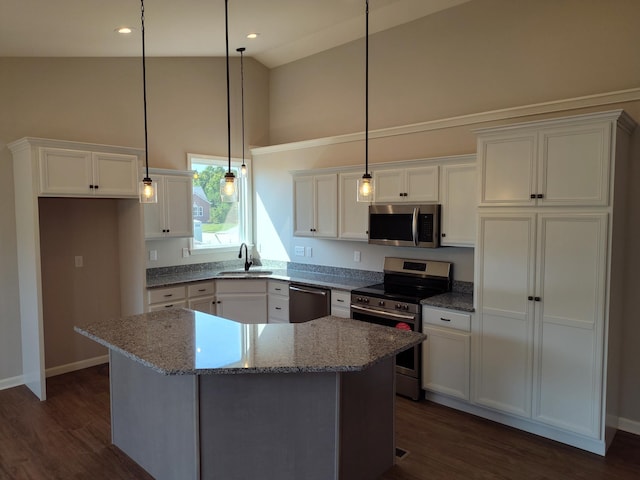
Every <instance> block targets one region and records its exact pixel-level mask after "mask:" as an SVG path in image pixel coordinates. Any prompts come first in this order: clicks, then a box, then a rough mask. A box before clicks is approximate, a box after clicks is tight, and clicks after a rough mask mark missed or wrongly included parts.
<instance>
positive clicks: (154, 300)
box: [147, 284, 187, 312]
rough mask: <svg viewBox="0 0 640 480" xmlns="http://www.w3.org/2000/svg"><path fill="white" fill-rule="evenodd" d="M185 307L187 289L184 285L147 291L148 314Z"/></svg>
mask: <svg viewBox="0 0 640 480" xmlns="http://www.w3.org/2000/svg"><path fill="white" fill-rule="evenodd" d="M186 306H187V288H186V286H185V285H184V284H181V285H174V286H172V287H165V288H151V289H148V290H147V309H148V311H149V312H157V311H158V310H165V309H167V308H178V307H183V308H184V307H186Z"/></svg>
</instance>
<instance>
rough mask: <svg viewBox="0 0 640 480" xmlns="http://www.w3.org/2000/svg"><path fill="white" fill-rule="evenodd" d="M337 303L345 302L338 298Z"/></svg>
mask: <svg viewBox="0 0 640 480" xmlns="http://www.w3.org/2000/svg"><path fill="white" fill-rule="evenodd" d="M336 302H338V303H344V300H342V299H341V298H337V299H336Z"/></svg>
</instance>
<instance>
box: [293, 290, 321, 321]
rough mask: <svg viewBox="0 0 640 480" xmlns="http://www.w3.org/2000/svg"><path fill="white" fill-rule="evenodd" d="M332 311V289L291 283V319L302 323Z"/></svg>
mask: <svg viewBox="0 0 640 480" xmlns="http://www.w3.org/2000/svg"><path fill="white" fill-rule="evenodd" d="M330 313H331V290H328V289H326V288H318V287H309V286H307V285H298V284H295V283H291V284H289V319H290V320H289V321H290V322H291V323H302V322H308V321H309V320H314V319H316V318H320V317H326V316H327V315H329V314H330Z"/></svg>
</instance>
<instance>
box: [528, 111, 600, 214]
mask: <svg viewBox="0 0 640 480" xmlns="http://www.w3.org/2000/svg"><path fill="white" fill-rule="evenodd" d="M610 149H611V123H610V122H604V123H597V124H593V125H579V126H567V127H561V128H560V127H557V128H552V129H546V130H542V131H540V134H539V148H538V151H539V156H540V162H541V163H540V166H539V168H538V190H539V192H538V193H540V194H542V195H543V196H542V199H541V200H539V201H538V203H539V204H540V205H593V206H606V205H608V203H609V171H610V166H609V165H610V158H611V153H610Z"/></svg>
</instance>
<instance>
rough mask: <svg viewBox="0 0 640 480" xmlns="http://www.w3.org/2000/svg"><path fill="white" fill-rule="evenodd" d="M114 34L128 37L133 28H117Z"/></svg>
mask: <svg viewBox="0 0 640 480" xmlns="http://www.w3.org/2000/svg"><path fill="white" fill-rule="evenodd" d="M115 31H116V32H118V33H120V34H122V35H129V34H130V33H131V32H133V28H131V27H118V28H116V30H115Z"/></svg>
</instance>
